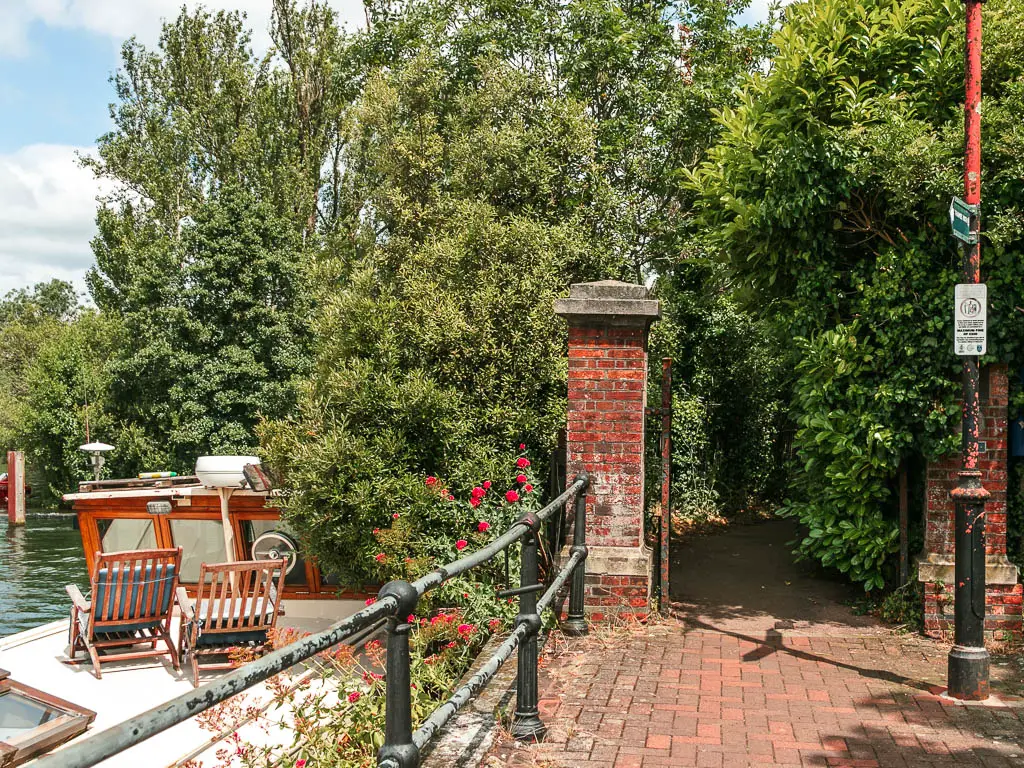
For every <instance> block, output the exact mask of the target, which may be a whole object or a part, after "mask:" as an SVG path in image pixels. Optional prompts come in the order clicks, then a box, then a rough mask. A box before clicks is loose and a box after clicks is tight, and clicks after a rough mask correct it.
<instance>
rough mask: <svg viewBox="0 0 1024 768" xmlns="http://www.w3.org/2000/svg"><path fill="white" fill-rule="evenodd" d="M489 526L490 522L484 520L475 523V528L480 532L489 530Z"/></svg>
mask: <svg viewBox="0 0 1024 768" xmlns="http://www.w3.org/2000/svg"><path fill="white" fill-rule="evenodd" d="M490 527H491V524H490V523H488V522H487V521H486V520H481V521H480V522H479V523H477V524H476V529H477V530H478V531H480V533H487V531H488V530H490Z"/></svg>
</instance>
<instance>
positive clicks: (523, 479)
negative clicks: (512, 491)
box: [516, 474, 526, 483]
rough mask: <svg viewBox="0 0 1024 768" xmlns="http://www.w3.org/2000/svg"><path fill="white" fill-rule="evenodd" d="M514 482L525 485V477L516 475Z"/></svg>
mask: <svg viewBox="0 0 1024 768" xmlns="http://www.w3.org/2000/svg"><path fill="white" fill-rule="evenodd" d="M516 482H517V483H525V482H526V475H523V474H518V475H516Z"/></svg>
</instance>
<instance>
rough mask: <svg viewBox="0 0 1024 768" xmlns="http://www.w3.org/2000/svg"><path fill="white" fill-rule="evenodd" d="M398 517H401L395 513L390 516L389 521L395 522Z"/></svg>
mask: <svg viewBox="0 0 1024 768" xmlns="http://www.w3.org/2000/svg"><path fill="white" fill-rule="evenodd" d="M399 517H401V515H399V514H398V513H397V512H395V514H393V515H392V516H391V519H392V520H397V519H398V518H399Z"/></svg>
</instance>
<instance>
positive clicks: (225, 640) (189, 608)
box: [178, 559, 287, 686]
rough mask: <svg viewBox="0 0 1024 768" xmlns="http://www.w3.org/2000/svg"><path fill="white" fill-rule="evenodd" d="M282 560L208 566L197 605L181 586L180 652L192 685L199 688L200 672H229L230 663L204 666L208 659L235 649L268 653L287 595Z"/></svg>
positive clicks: (201, 578)
mask: <svg viewBox="0 0 1024 768" xmlns="http://www.w3.org/2000/svg"><path fill="white" fill-rule="evenodd" d="M286 562H287V561H286V560H284V559H281V560H246V561H242V562H238V563H221V564H216V565H208V564H207V563H203V564H202V566H201V567H200V569H199V583H198V585H197V586H196V599H195V602H194V603H193V602H192V600H191V599H190V598H189V596H188V594H187V593H186V592H185V590H184V589H183V588H182V587H178V603H179V605H181V616H182V627H181V634H180V635H179V646H178V653H179V654H180V655H181V658H182V659H183V660H184V659H188V660H189V661H190V662H191V664H192V683H193V684H194V685H196V686H198V685H199V668H200V666H202V667H203V669H230V668H231V667H233V666H235V664H234V663H232V662H231V661H230V660H227V661H219V662H211V663H205V662H201V661H200V660H201V659H203V658H207V657H210V656H226V655H228V654H230V653H231V651H232V650H233V649H235V648H239V647H246V646H248V647H250V648H254V649H257V650H266V648H267V647H268V644H269V639H268V636H267V632H268V631H269V630H271V629H273V627H274V625H275V624H276V623H277V616H278V613H279V612H280V603H281V595H282V594H283V593H284V577H285V563H286Z"/></svg>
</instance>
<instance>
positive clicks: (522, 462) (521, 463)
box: [516, 456, 530, 469]
mask: <svg viewBox="0 0 1024 768" xmlns="http://www.w3.org/2000/svg"><path fill="white" fill-rule="evenodd" d="M516 466H517V467H519V468H520V469H526V468H527V467H528V466H530V460H529V459H528V458H526V457H525V456H520V457H519V458H518V459H516Z"/></svg>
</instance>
